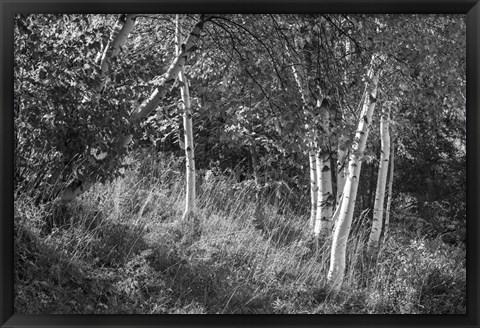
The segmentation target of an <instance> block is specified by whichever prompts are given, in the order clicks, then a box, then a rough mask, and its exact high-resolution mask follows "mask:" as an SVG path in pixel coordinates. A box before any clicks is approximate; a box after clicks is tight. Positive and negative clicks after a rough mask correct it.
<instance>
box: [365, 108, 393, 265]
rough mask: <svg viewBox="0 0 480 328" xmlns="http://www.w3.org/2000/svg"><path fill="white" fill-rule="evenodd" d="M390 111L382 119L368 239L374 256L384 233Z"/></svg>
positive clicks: (385, 112) (371, 254)
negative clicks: (373, 201) (375, 186)
mask: <svg viewBox="0 0 480 328" xmlns="http://www.w3.org/2000/svg"><path fill="white" fill-rule="evenodd" d="M389 119H390V117H389V109H387V108H384V109H383V110H382V115H381V118H380V139H381V150H380V164H379V167H378V178H377V188H376V192H375V204H374V207H373V222H372V228H371V231H370V237H369V239H368V245H367V254H368V255H369V256H373V255H375V254H376V251H377V249H378V243H379V240H380V234H381V232H382V223H383V212H384V211H383V208H384V206H383V205H384V200H385V189H386V185H387V173H388V162H389V159H390V131H389Z"/></svg>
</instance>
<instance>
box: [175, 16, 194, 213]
mask: <svg viewBox="0 0 480 328" xmlns="http://www.w3.org/2000/svg"><path fill="white" fill-rule="evenodd" d="M176 25H177V31H176V36H177V37H176V53H177V56H180V54H181V44H182V27H181V24H180V18H179V15H177V17H176ZM178 80H179V82H180V95H181V98H182V105H183V113H182V116H183V129H184V134H185V136H184V137H185V159H186V164H185V165H186V176H187V190H186V199H185V212H184V214H183V219H188V218H189V217H191V216H195V210H196V208H195V198H196V197H195V158H194V145H193V130H192V110H191V106H190V92H189V88H188V79H187V76H186V75H185V67H184V65H183V64H181V67H180V70H179V73H178Z"/></svg>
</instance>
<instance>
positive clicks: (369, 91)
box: [327, 54, 383, 295]
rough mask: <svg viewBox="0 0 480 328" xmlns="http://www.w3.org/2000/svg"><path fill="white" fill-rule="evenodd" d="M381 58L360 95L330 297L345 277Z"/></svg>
mask: <svg viewBox="0 0 480 328" xmlns="http://www.w3.org/2000/svg"><path fill="white" fill-rule="evenodd" d="M382 57H383V56H381V55H378V54H374V55H373V56H372V59H371V62H370V67H369V70H368V72H367V83H366V87H365V92H364V95H363V106H362V112H361V114H360V121H359V122H358V128H357V131H356V133H355V139H354V143H353V146H352V151H351V154H350V160H349V163H348V176H347V180H346V182H345V186H344V190H343V196H342V201H341V202H342V205H341V207H340V209H339V211H340V212H339V217H338V222H337V224H336V226H335V230H334V233H333V242H332V251H331V256H330V268H329V271H328V275H327V281H328V283H329V286H330V288H331V290H332V293H333V294H334V295H335V294H337V293H338V292H339V291H340V289H341V287H342V283H343V279H344V276H345V263H346V259H345V257H346V256H345V253H346V248H347V242H348V235H349V233H350V229H351V224H352V218H353V210H354V207H355V200H356V197H357V189H358V182H359V178H360V171H361V166H362V160H363V153H364V151H365V146H366V142H367V138H368V132H369V126H370V122H371V120H372V116H373V112H374V110H375V105H376V103H377V89H378V80H379V74H380V71H379V67H380V64H381V62H382V61H383V58H382Z"/></svg>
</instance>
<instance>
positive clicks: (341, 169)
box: [336, 145, 347, 208]
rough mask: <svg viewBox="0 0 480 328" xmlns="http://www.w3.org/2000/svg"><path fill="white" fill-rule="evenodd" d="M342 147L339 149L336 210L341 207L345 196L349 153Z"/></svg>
mask: <svg viewBox="0 0 480 328" xmlns="http://www.w3.org/2000/svg"><path fill="white" fill-rule="evenodd" d="M341 147H342V146H341V145H339V146H338V149H337V154H338V155H337V172H336V173H337V175H336V176H337V200H336V208H338V207H339V206H340V201H341V199H342V195H343V186H345V179H346V173H345V166H346V165H345V158H346V156H347V151H346V150H345V149H342V148H341Z"/></svg>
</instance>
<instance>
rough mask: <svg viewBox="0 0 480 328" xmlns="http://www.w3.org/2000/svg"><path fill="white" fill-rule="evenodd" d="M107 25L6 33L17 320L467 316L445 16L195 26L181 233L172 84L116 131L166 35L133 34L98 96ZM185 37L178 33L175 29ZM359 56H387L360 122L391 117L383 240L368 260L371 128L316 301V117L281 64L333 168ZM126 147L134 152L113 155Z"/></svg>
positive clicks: (456, 113) (456, 101) (458, 48)
mask: <svg viewBox="0 0 480 328" xmlns="http://www.w3.org/2000/svg"><path fill="white" fill-rule="evenodd" d="M121 17H122V16H119V17H118V16H116V15H115V16H114V15H17V16H16V17H15V48H14V51H15V66H14V74H15V80H14V81H15V84H14V95H15V106H14V113H15V122H14V124H15V125H14V127H15V165H14V179H15V181H14V188H15V265H16V271H15V282H16V284H15V288H16V300H15V302H16V303H15V306H16V311H17V312H19V313H52V312H55V313H464V312H465V298H466V294H465V243H466V240H465V236H466V211H465V209H466V203H465V199H466V190H465V181H466V173H465V164H466V152H465V143H466V129H465V120H466V110H465V67H464V64H465V51H464V50H465V21H464V17H463V16H446V15H428V16H421V15H412V16H404V15H389V16H372V15H347V16H338V15H307V16H302V15H260V16H255V17H253V16H251V15H218V16H214V17H213V18H212V17H211V18H210V20H209V21H208V22H205V24H204V29H203V31H202V33H201V38H200V40H199V41H198V44H197V46H198V49H197V50H196V51H195V52H194V53H193V54H192V56H191V58H189V59H188V61H187V64H186V66H185V68H186V72H187V75H188V77H189V81H190V91H191V101H192V111H193V115H192V118H193V125H194V126H193V133H194V144H195V159H196V167H197V169H198V171H197V177H198V181H197V185H196V188H197V192H198V199H197V202H198V204H197V206H198V220H199V227H198V228H199V229H198V230H197V229H194V228H193V227H192V226H190V225H189V224H187V223H186V222H182V220H180V218H181V215H182V213H181V212H182V209H183V202H184V198H185V194H184V193H185V185H184V184H185V176H184V170H185V168H184V165H185V164H184V161H185V158H184V151H183V150H182V149H181V140H182V134H183V131H182V127H181V122H180V121H181V118H180V116H179V107H181V106H180V95H179V88H180V87H181V85H180V84H179V83H178V82H176V83H173V85H172V88H171V89H169V90H168V91H167V92H166V93H165V97H164V99H163V101H162V102H161V104H160V105H159V106H158V108H155V110H154V111H153V112H152V113H151V115H150V116H149V117H148V118H146V119H145V120H144V121H142V122H141V123H139V124H138V125H134V124H131V123H129V115H130V114H131V113H132V111H134V110H135V109H137V108H138V106H139V104H141V103H143V102H144V101H145V99H148V98H149V97H150V95H151V92H152V90H154V88H156V87H157V86H158V85H159V84H160V82H159V81H161V80H162V74H164V73H165V72H166V71H167V70H168V69H169V67H170V65H171V64H172V62H173V61H174V59H175V54H174V48H175V45H174V41H173V40H174V36H175V35H174V34H175V33H174V30H175V29H174V26H175V25H174V24H175V21H176V18H175V16H174V15H140V16H139V17H138V18H137V19H138V24H137V25H136V26H135V28H134V29H133V31H132V32H131V34H130V35H129V36H128V40H127V42H126V44H125V46H124V47H123V48H122V49H121V51H120V54H119V55H118V56H115V57H113V58H111V68H110V71H109V74H108V78H107V79H106V81H105V82H106V83H105V88H104V89H103V91H102V92H101V94H100V98H99V99H97V96H99V95H98V94H97V93H96V92H95V88H94V87H93V86H95V85H97V84H98V82H99V81H98V80H99V75H100V74H99V69H100V68H99V65H98V60H96V59H95V58H97V57H98V56H99V54H102V51H103V49H104V48H103V47H104V46H105V45H106V44H107V42H108V40H109V37H110V36H111V35H112V30H113V28H112V27H113V26H114V25H115V22H116V19H117V18H121ZM197 23H198V17H197V16H196V15H189V16H185V17H184V20H182V24H183V31H190V30H191V29H192V27H193V26H195V24H197ZM185 34H186V33H185ZM372 36H373V37H374V39H372ZM347 45H348V47H347ZM285 46H286V47H285ZM284 48H286V50H285V51H283V49H284ZM377 50H378V51H380V52H382V53H383V54H386V55H387V58H388V59H387V60H386V61H385V63H384V65H383V67H382V80H381V81H380V82H379V95H378V105H377V106H378V107H380V108H381V110H384V109H386V108H388V109H389V110H391V120H390V125H391V135H392V140H394V144H395V147H392V148H393V151H394V153H395V171H394V176H393V186H394V187H393V196H392V207H391V213H390V214H391V216H390V223H391V225H390V230H389V233H388V234H387V235H386V236H383V239H382V243H381V247H380V251H379V254H378V256H377V257H375V258H373V259H368V257H366V256H364V254H363V253H364V250H365V243H366V241H367V239H368V233H369V230H370V226H371V221H372V208H373V204H374V200H375V185H376V181H377V174H378V173H377V172H378V164H379V163H378V161H379V160H378V158H379V153H380V137H379V129H378V126H379V124H378V123H379V115H378V112H379V111H377V114H374V116H373V118H372V122H370V124H371V125H370V136H369V139H368V142H367V146H366V151H365V154H364V155H365V156H364V157H363V158H362V160H363V166H362V171H361V176H360V181H359V190H358V197H357V201H356V204H355V213H354V219H353V227H352V230H351V234H350V242H349V243H348V249H347V261H348V262H347V272H346V278H345V282H344V290H343V291H342V292H341V294H340V296H339V297H338V298H335V299H332V298H331V297H330V295H329V294H328V288H327V287H326V281H325V279H326V275H327V271H328V265H329V261H330V247H331V240H330V239H329V238H331V237H326V236H323V237H321V238H319V239H318V238H315V237H313V236H312V233H311V229H310V228H309V227H308V216H309V202H310V194H309V193H310V190H309V168H308V164H309V161H308V150H309V149H308V147H311V146H309V145H308V143H309V141H308V140H307V135H308V134H309V133H310V132H311V131H321V127H320V124H319V120H318V117H319V116H320V114H321V111H322V110H324V108H325V107H321V106H320V107H319V108H317V107H312V108H307V107H308V106H306V105H305V104H303V103H302V95H301V93H302V92H304V91H305V90H308V88H305V90H299V87H298V86H297V83H296V79H295V77H294V74H293V72H292V67H294V66H295V67H297V68H298V67H302V66H305V67H303V68H304V69H305V71H306V74H305V76H304V78H305V80H306V81H307V82H308V83H307V84H309V83H310V84H312V85H316V86H317V87H321V88H320V89H322V90H324V92H325V93H324V94H323V95H324V96H325V97H324V98H323V99H322V101H325V104H326V105H325V106H326V107H328V110H329V111H330V114H331V120H330V126H329V129H330V131H331V133H330V134H329V135H328V136H327V134H321V133H319V135H320V137H321V138H320V139H322V138H323V139H322V142H323V143H324V146H325V149H324V150H327V151H328V152H329V153H330V155H331V156H332V157H331V162H332V167H335V164H336V160H337V159H338V157H339V155H338V152H337V150H338V149H337V147H338V146H343V147H345V148H346V149H350V148H351V146H352V143H353V135H354V134H355V127H356V126H357V123H358V121H359V119H360V117H359V109H360V107H361V104H362V101H361V100H362V97H364V93H363V92H364V89H365V85H366V84H367V83H366V82H365V74H366V71H367V70H368V62H369V60H370V58H371V56H372V53H373V52H374V51H377ZM306 58H310V60H309V61H308V62H309V63H312V62H314V63H315V65H311V66H312V67H310V68H312V69H311V70H308V69H306V66H307V65H306V62H307V61H306V60H305V59H306ZM312 59H313V60H312ZM319 81H320V82H319ZM312 85H308V87H309V88H310V87H311V86H312ZM300 89H301V88H300ZM319 94H321V92H319ZM312 99H313V98H312ZM322 104H323V102H322ZM315 111H317V112H315ZM307 126H308V127H307ZM309 129H310V132H309V131H308V130H309ZM126 134H132V135H133V141H132V143H131V144H130V145H129V146H128V147H120V146H119V140H122V137H123V136H124V135H126ZM327 139H328V140H327ZM352 152H353V151H350V153H352ZM332 177H334V179H333V180H334V182H333V184H334V192H335V193H339V192H340V191H339V190H337V186H336V183H337V182H336V180H337V179H336V178H335V173H332ZM257 178H258V179H257ZM85 180H92V181H93V182H95V183H94V184H93V187H92V190H90V191H88V192H86V193H85V194H83V195H82V196H81V197H78V198H77V199H75V200H74V201H72V202H70V203H62V202H61V201H59V200H58V199H56V196H57V194H58V193H59V192H60V191H61V189H62V188H63V187H66V186H72V185H73V186H75V185H76V184H81V183H82V181H85ZM335 196H336V195H335ZM335 198H336V197H335Z"/></svg>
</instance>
